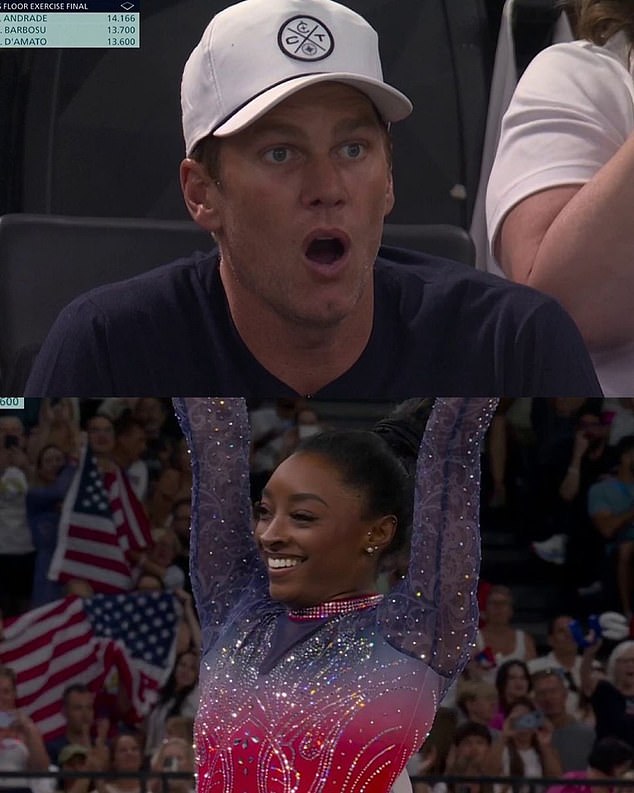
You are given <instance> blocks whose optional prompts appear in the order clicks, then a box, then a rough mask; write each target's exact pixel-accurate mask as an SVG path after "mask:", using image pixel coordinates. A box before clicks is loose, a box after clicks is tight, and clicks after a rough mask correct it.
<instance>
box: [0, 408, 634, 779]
mask: <svg viewBox="0 0 634 793" xmlns="http://www.w3.org/2000/svg"><path fill="white" fill-rule="evenodd" d="M391 407H392V406H386V412H388V411H389V410H390V409H391ZM326 409H327V406H323V408H321V407H320V406H319V405H318V404H312V403H310V404H307V403H305V402H303V401H300V400H298V401H297V402H289V401H287V400H280V401H278V402H277V403H264V404H261V405H253V406H250V415H251V420H252V425H253V444H252V460H253V463H254V465H253V475H252V482H251V484H252V489H253V496H254V499H255V498H257V493H258V492H259V488H261V487H262V484H263V483H264V482H265V481H266V477H267V476H268V475H269V473H270V471H271V470H273V468H274V467H275V466H276V465H277V463H278V462H279V461H280V460H282V459H284V458H285V457H286V456H287V455H288V454H290V453H292V450H293V449H294V448H295V446H296V445H297V443H298V442H300V441H301V440H302V439H303V438H305V437H307V436H308V435H311V434H314V433H315V432H319V431H320V429H321V428H322V427H323V426H325V424H326V423H327V421H329V423H331V424H340V425H344V424H345V422H346V420H347V419H345V418H341V417H339V418H335V415H336V414H333V415H331V416H328V415H327V413H326ZM348 411H349V409H348ZM360 415H363V411H361V413H360ZM326 417H327V418H326ZM363 421H364V419H362V418H361V419H359V420H357V421H356V422H355V426H358V425H359V424H360V423H361V424H362V423H363ZM365 421H366V424H367V425H368V426H369V425H370V424H371V423H372V421H370V420H368V419H365ZM83 444H88V446H89V448H90V449H91V451H92V454H93V455H94V457H95V460H96V463H97V467H98V470H99V471H100V472H101V473H102V474H103V475H105V474H106V472H108V471H112V470H117V469H118V470H120V471H123V472H125V475H126V476H127V477H128V479H129V482H130V484H131V486H132V489H133V491H134V493H135V494H136V497H137V498H138V500H139V502H140V503H141V504H142V505H143V508H144V511H145V513H146V515H147V516H148V519H149V522H150V526H151V543H150V544H149V545H148V547H147V548H146V549H145V550H144V551H143V552H142V553H140V554H137V555H136V556H135V557H134V576H133V580H132V586H133V587H134V588H135V589H139V590H148V589H151V590H153V589H160V590H169V591H173V592H174V593H175V596H176V597H177V598H178V600H179V602H180V603H181V606H182V609H181V611H182V618H181V620H180V624H179V626H178V638H177V641H176V655H175V658H176V660H175V662H174V666H173V668H172V670H171V673H170V674H169V677H168V678H167V680H166V682H165V684H164V686H163V688H162V689H161V690H160V691H159V692H158V701H157V703H156V705H155V706H154V708H153V710H152V711H151V712H150V713H149V714H147V715H146V717H145V718H144V719H143V720H142V721H141V722H139V721H136V722H134V723H128V722H127V721H126V718H125V707H124V706H122V708H121V713H120V715H121V718H120V719H115V720H114V721H113V719H112V710H110V711H109V712H108V716H109V719H105V718H103V712H104V709H103V707H102V699H101V698H102V696H103V693H104V692H94V691H91V690H90V689H89V688H88V687H87V686H85V685H83V684H81V683H77V684H74V685H71V686H70V687H69V688H68V689H67V691H66V692H65V695H64V700H63V705H62V708H63V715H64V719H65V723H66V729H65V732H64V734H63V735H61V736H58V737H57V738H55V740H53V741H52V742H49V743H47V744H46V745H44V743H43V742H42V741H41V739H40V740H39V741H38V736H37V731H36V730H35V729H34V727H33V723H32V722H30V720H29V718H28V716H27V715H26V714H25V713H24V712H23V711H21V710H16V708H15V695H16V691H15V679H14V677H13V676H12V673H11V670H10V669H7V668H3V669H0V705H1V707H0V744H1V746H2V751H0V771H1V770H5V771H6V770H14V771H27V770H42V769H46V768H48V767H49V765H52V766H55V767H57V768H60V769H62V770H64V769H66V770H75V771H84V770H85V771H86V776H85V777H83V776H82V777H76V778H73V779H63V778H60V780H59V789H60V790H64V791H69V792H70V793H90V791H92V790H95V791H98V792H99V793H104V792H105V793H124V791H125V792H126V793H135V791H136V790H137V789H138V785H139V780H138V771H139V770H140V769H146V770H148V769H149V770H153V771H157V772H160V771H167V770H187V771H190V770H192V769H193V757H192V754H191V745H192V724H193V717H194V714H195V710H196V704H197V682H198V679H197V676H198V665H199V654H200V631H199V626H198V620H197V617H196V613H195V610H194V606H193V604H192V598H191V588H190V581H189V570H188V551H189V523H190V517H191V505H190V488H191V481H192V480H191V470H190V466H189V456H188V453H187V449H186V447H185V444H184V441H183V439H182V436H181V433H180V429H179V427H178V424H177V422H176V420H175V418H174V415H173V412H172V410H171V405H170V403H169V401H166V400H159V399H146V398H140V399H128V400H125V399H108V400H72V399H68V400H66V399H64V400H27V404H26V408H25V410H24V411H22V412H20V413H19V414H17V413H16V414H8V413H7V414H6V415H2V416H0V605H1V607H2V613H3V615H4V617H5V618H10V617H12V616H16V615H19V614H21V613H23V612H24V611H26V610H28V609H32V608H36V607H38V606H41V605H43V604H46V603H50V602H51V601H53V600H56V599H58V598H60V597H63V596H64V595H65V594H66V593H67V592H69V591H73V592H82V593H83V594H86V595H87V596H88V595H90V594H92V591H91V590H90V588H88V590H87V591H86V592H84V591H83V590H82V586H81V584H82V582H81V581H73V582H68V583H65V584H62V583H60V582H58V581H53V580H50V579H49V578H48V572H49V567H50V564H51V560H52V558H53V555H54V554H55V551H56V546H57V539H58V531H59V525H60V518H61V516H62V511H63V504H64V500H65V497H66V494H67V493H68V491H69V488H71V486H72V482H73V478H74V477H75V476H76V474H77V472H78V470H79V460H80V458H81V449H82V445H83ZM633 450H634V400H633V399H621V400H584V399H550V400H537V399H535V400H529V399H528V400H506V401H503V402H502V403H501V405H500V408H499V411H498V414H497V416H496V419H495V421H494V423H493V425H492V430H491V433H490V437H489V443H488V445H487V451H486V454H485V457H484V460H483V485H482V503H483V508H482V524H483V530H484V531H485V532H487V531H491V530H495V529H496V528H499V527H500V526H502V527H503V528H504V530H505V531H507V532H508V531H512V532H514V533H515V536H516V538H517V544H518V545H524V546H529V545H530V544H532V546H533V548H534V550H535V552H536V554H537V556H539V557H541V561H540V562H536V563H538V564H541V565H543V566H544V569H555V567H557V569H558V571H559V572H561V573H562V574H563V575H562V578H561V587H562V597H561V598H558V602H557V604H556V608H557V611H556V612H555V613H545V614H544V615H543V617H544V619H545V620H546V619H548V620H549V629H548V636H547V637H545V638H544V637H540V636H532V635H531V633H530V630H526V629H523V628H521V627H518V625H517V624H516V623H515V620H514V607H515V608H517V607H518V606H521V604H518V603H515V602H514V592H513V588H512V586H509V584H510V583H511V582H509V581H508V580H506V578H505V572H504V570H503V569H500V571H499V577H498V579H497V580H496V581H489V582H483V586H482V591H483V597H482V609H481V626H480V631H479V635H478V644H477V647H476V648H475V649H474V656H473V660H472V662H471V663H470V665H469V666H468V667H467V669H466V670H465V671H464V673H463V675H462V678H461V680H460V681H459V683H458V685H457V686H456V687H454V689H453V690H452V691H451V692H450V694H449V695H448V697H447V699H446V700H445V702H443V707H442V708H441V716H440V717H439V718H438V719H437V722H436V724H435V727H434V730H433V731H432V735H431V737H430V739H429V740H428V742H427V744H426V746H425V748H424V749H423V750H422V752H421V753H420V754H419V755H417V756H416V757H415V758H413V760H412V762H411V763H410V773H411V774H412V775H414V776H418V775H425V774H439V773H444V774H450V775H451V774H458V775H466V776H477V775H479V774H480V775H482V774H483V775H493V776H505V775H509V774H510V775H515V776H522V777H528V778H532V777H539V776H561V775H562V774H567V773H575V774H581V773H586V772H588V771H587V769H588V764H589V761H590V759H591V757H592V752H593V751H594V750H595V749H596V747H597V745H599V746H600V745H601V744H597V739H600V740H601V741H604V740H605V739H607V740H610V741H613V742H614V741H620V742H621V744H617V746H618V745H621V748H622V745H625V746H626V747H629V749H630V750H632V748H634V643H630V642H627V641H625V642H621V643H619V644H617V645H616V647H615V646H614V643H613V642H610V641H608V640H606V639H605V638H604V639H603V640H602V639H601V637H600V636H596V635H594V634H593V633H592V631H589V630H588V629H587V628H586V627H584V626H585V625H586V622H585V621H586V620H587V616H588V607H587V605H586V604H587V602H588V592H589V593H591V599H590V601H589V602H591V603H592V605H593V606H596V607H598V608H599V609H600V610H601V609H602V610H615V611H618V612H620V613H622V614H624V615H625V617H626V618H629V617H630V616H631V611H632V609H631V604H632V594H633V593H632V580H633V579H632V575H631V564H632V551H631V547H632V546H633V542H632V536H634V535H632V531H633V528H632V527H633V526H634V451H633ZM626 493H627V494H628V495H627V497H626ZM387 572H388V573H389V577H393V576H394V575H398V570H396V571H395V570H390V571H387ZM386 580H388V579H387V578H386ZM84 583H85V582H84ZM553 606H555V604H553ZM575 619H577V620H580V621H581V622H580V625H581V630H582V632H583V635H584V636H585V637H586V638H585V639H584V641H583V642H579V632H578V631H577V634H576V638H575V636H573V632H572V631H571V630H570V627H569V626H570V623H571V622H573V621H574V620H575ZM580 644H581V645H583V646H580ZM6 714H9V715H8V716H7V715H6ZM96 714H97V715H96ZM2 719H4V721H2ZM5 722H6V723H5ZM603 748H604V749H605V745H604V746H603ZM608 748H609V746H608ZM613 748H614V747H613ZM600 752H601V749H600V750H599V755H600ZM619 757H620V755H619ZM628 758H630V756H629V755H628ZM599 762H600V764H601V762H602V761H599ZM622 765H623V764H622ZM629 765H631V758H630V759H629V760H628V762H627V763H625V766H627V767H628V768H629ZM619 768H620V766H619ZM107 769H109V770H111V771H117V772H119V774H123V773H125V772H130V777H125V776H120V777H118V778H116V779H113V780H112V781H108V782H105V781H104V780H103V779H101V778H94V777H91V776H90V772H93V773H96V772H98V771H103V770H107ZM588 773H589V772H588ZM22 781H23V782H25V780H22ZM18 782H20V780H18ZM14 783H15V779H13V780H11V781H10V785H8V784H7V783H2V782H1V781H0V787H2V786H4V788H5V789H9V788H10V789H14V790H22V789H27V788H31V787H32V785H31V784H27V783H26V782H25V784H24V785H22V784H14ZM153 784H154V783H153ZM166 784H167V783H166ZM417 784H418V785H419V789H420V790H426V789H427V788H428V787H429V786H428V785H427V783H423V782H419V783H417ZM449 787H451V785H449V786H447V785H445V787H444V788H442V786H441V787H438V786H435V789H434V793H447V791H448V789H449ZM169 789H170V791H173V793H186V791H188V790H190V782H188V781H187V780H186V779H184V778H180V779H178V778H174V779H169ZM480 789H481V792H482V793H487V786H486V785H484V784H483V785H480V786H475V787H474V793H477V791H478V790H480ZM45 790H50V788H48V789H47V788H43V791H45ZM503 792H504V787H503V786H499V785H496V786H495V793H503Z"/></svg>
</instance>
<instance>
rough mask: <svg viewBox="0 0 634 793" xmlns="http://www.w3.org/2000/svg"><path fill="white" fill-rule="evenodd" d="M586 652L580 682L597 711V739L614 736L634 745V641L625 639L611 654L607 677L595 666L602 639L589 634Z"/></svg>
mask: <svg viewBox="0 0 634 793" xmlns="http://www.w3.org/2000/svg"><path fill="white" fill-rule="evenodd" d="M588 641H589V643H588V646H587V647H586V648H585V649H584V651H583V660H582V664H581V683H582V687H583V692H584V694H585V695H586V696H587V697H588V698H589V700H590V703H591V705H592V708H593V710H594V714H595V729H596V734H597V739H601V738H605V737H607V736H612V737H614V738H620V739H621V740H623V741H625V742H626V743H628V744H629V745H630V746H631V747H634V710H633V709H632V705H631V703H632V702H634V641H623V642H620V643H619V644H617V645H616V647H615V648H614V649H613V650H612V652H611V653H610V656H609V658H608V662H607V665H606V670H605V676H604V677H603V676H600V675H598V674H597V673H596V672H595V670H594V667H593V662H594V659H595V658H596V655H597V652H598V651H599V648H600V647H601V643H602V642H601V639H597V638H596V636H594V633H593V632H592V631H591V632H590V633H589V639H588Z"/></svg>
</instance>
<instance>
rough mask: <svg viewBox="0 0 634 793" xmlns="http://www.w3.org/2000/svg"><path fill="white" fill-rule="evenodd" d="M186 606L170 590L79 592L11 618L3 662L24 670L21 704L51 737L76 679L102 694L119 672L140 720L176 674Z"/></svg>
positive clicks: (61, 724) (0, 648)
mask: <svg viewBox="0 0 634 793" xmlns="http://www.w3.org/2000/svg"><path fill="white" fill-rule="evenodd" d="M180 614H181V608H180V605H179V604H178V602H177V600H176V598H175V596H174V595H173V594H172V593H170V592H130V593H127V594H119V595H95V597H92V598H87V599H85V600H82V599H81V598H79V597H77V596H75V595H72V596H69V597H67V598H64V599H63V600H56V601H55V602H53V603H48V604H47V605H45V606H41V607H40V608H37V609H33V610H32V611H29V612H27V613H26V614H22V615H21V616H19V617H15V618H13V619H7V620H6V622H5V626H4V639H3V640H2V641H1V642H0V663H2V664H5V665H6V666H9V667H10V668H11V669H13V670H14V671H15V672H16V675H17V692H18V699H17V706H18V708H22V709H24V710H25V711H26V713H27V714H28V715H29V716H30V717H31V718H32V719H33V721H34V722H35V723H36V724H37V726H38V729H39V730H40V732H41V733H42V735H43V737H44V739H45V740H50V739H51V738H54V737H56V736H57V735H59V734H60V733H62V732H63V731H64V728H65V720H64V717H63V716H62V712H61V707H62V696H63V693H64V689H65V688H66V687H67V686H69V685H70V684H71V683H85V684H86V685H88V686H89V687H90V689H91V690H93V691H95V692H96V691H98V690H99V689H100V688H101V687H102V686H103V685H104V682H105V681H106V679H107V678H112V676H113V673H114V674H115V676H116V678H117V681H118V685H119V686H122V687H124V688H125V690H126V693H127V695H128V698H129V699H130V701H131V703H132V706H133V707H134V710H135V713H136V715H137V717H138V718H142V717H143V716H146V715H147V714H148V713H149V711H150V710H151V708H152V706H153V705H154V703H155V702H156V700H157V698H158V690H159V689H160V688H161V686H162V685H163V684H164V683H165V681H166V680H167V678H168V677H169V674H170V671H171V669H172V666H173V664H174V658H175V652H176V635H177V626H178V622H179V620H180Z"/></svg>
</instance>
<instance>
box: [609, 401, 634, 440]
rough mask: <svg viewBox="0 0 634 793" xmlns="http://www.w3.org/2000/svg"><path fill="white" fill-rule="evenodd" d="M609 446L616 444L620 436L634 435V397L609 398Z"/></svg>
mask: <svg viewBox="0 0 634 793" xmlns="http://www.w3.org/2000/svg"><path fill="white" fill-rule="evenodd" d="M610 414H611V421H610V446H616V444H617V443H618V442H619V441H620V440H621V438H623V437H625V436H626V435H634V397H621V398H620V399H616V400H610Z"/></svg>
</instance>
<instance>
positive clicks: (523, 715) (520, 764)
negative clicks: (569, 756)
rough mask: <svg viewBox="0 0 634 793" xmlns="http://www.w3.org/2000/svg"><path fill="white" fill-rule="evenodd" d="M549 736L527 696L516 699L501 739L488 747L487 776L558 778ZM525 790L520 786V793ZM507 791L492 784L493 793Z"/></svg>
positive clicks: (547, 727)
mask: <svg viewBox="0 0 634 793" xmlns="http://www.w3.org/2000/svg"><path fill="white" fill-rule="evenodd" d="M552 733H553V728H552V725H551V724H550V723H549V722H548V721H547V720H546V719H545V718H544V714H543V713H542V712H541V711H539V710H538V709H537V707H536V705H535V703H534V702H533V700H532V699H531V698H530V697H520V698H518V699H516V700H515V702H514V703H513V704H512V705H511V707H510V708H509V711H508V714H507V716H506V719H505V720H504V724H503V726H502V734H501V736H500V737H499V738H498V739H497V740H495V741H494V742H493V744H492V745H491V750H490V752H489V757H488V761H487V766H488V773H489V774H492V775H495V776H519V777H527V778H531V779H532V778H539V777H542V776H553V777H558V776H561V775H562V768H561V760H560V758H559V753H558V752H557V750H556V749H555V748H554V747H553V745H552ZM529 788H530V786H529V785H526V786H523V787H522V788H521V789H520V793H524V791H528V790H529ZM510 789H511V787H510V785H508V784H500V785H496V786H495V793H506V791H508V790H510Z"/></svg>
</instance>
